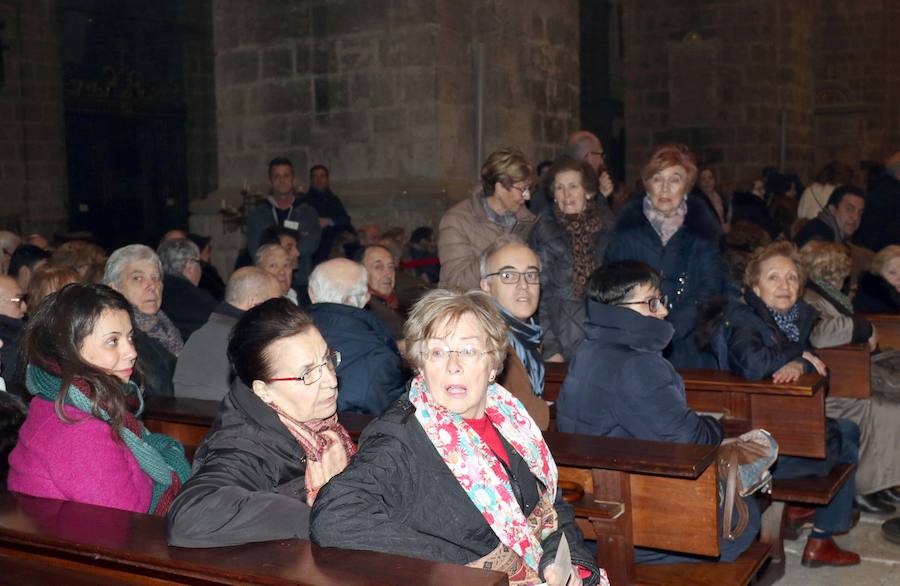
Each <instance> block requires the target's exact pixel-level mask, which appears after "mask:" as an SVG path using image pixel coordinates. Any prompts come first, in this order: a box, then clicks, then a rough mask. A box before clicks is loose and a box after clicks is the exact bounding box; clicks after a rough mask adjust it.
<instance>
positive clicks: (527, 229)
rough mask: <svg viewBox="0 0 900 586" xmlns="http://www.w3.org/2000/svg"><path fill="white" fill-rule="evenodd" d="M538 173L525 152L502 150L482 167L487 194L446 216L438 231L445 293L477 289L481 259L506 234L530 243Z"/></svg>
mask: <svg viewBox="0 0 900 586" xmlns="http://www.w3.org/2000/svg"><path fill="white" fill-rule="evenodd" d="M533 180H534V170H533V169H532V167H531V163H529V162H528V160H527V159H526V158H525V155H523V154H522V153H521V152H520V151H518V150H515V149H501V150H498V151H495V152H493V153H491V154H490V156H488V158H487V160H486V161H485V162H484V165H483V166H482V167H481V189H480V190H479V191H478V192H476V193H473V194H472V196H471V197H469V198H467V199H465V200H463V201H461V202H459V203H458V204H456V205H455V206H453V207H452V208H450V209H449V210H447V213H445V214H444V217H443V218H441V224H440V227H439V228H438V258H440V261H441V281H440V285H441V287H459V288H461V289H477V288H478V282H479V280H480V275H479V272H478V255H480V254H481V252H482V251H483V250H484V249H485V248H487V247H488V246H490V244H491V243H492V242H493V241H494V240H496V239H497V238H499V237H500V236H503V235H504V234H516V235H517V236H520V237H521V238H522V239H523V240H527V239H528V235H529V234H530V233H531V229H532V228H533V227H534V223H535V216H534V214H532V213H531V212H530V211H528V208H527V207H525V202H527V201H528V200H529V199H530V198H531V188H532V185H531V184H532V181H533Z"/></svg>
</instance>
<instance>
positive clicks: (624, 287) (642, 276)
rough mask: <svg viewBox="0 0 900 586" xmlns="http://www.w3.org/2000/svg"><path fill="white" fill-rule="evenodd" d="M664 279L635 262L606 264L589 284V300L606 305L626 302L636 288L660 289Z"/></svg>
mask: <svg viewBox="0 0 900 586" xmlns="http://www.w3.org/2000/svg"><path fill="white" fill-rule="evenodd" d="M661 283H662V279H661V277H660V276H659V273H658V272H657V270H656V269H654V268H653V267H651V266H650V265H648V264H646V263H642V262H638V261H635V260H625V261H621V262H610V263H606V264H605V265H603V266H602V267H600V268H599V269H597V270H596V271H594V273H593V274H592V275H591V278H590V279H588V282H587V298H588V299H590V300H592V301H597V302H598V303H603V304H606V305H615V304H616V303H621V302H623V301H626V300H627V299H628V297H629V296H630V295H631V292H632V291H633V290H634V289H635V287H639V286H640V285H649V286H650V287H653V288H654V289H659V288H660V285H661Z"/></svg>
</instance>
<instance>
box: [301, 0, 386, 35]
mask: <svg viewBox="0 0 900 586" xmlns="http://www.w3.org/2000/svg"><path fill="white" fill-rule="evenodd" d="M389 9H390V1H389V0H366V1H365V2H356V1H353V0H345V1H343V2H331V3H328V4H324V5H319V6H314V7H313V8H312V30H313V31H315V33H316V35H321V36H325V37H327V36H337V35H347V34H355V33H366V32H372V31H376V30H378V31H381V30H384V29H385V28H386V26H387V23H388V15H389V13H390V12H389Z"/></svg>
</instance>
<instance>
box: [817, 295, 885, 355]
mask: <svg viewBox="0 0 900 586" xmlns="http://www.w3.org/2000/svg"><path fill="white" fill-rule="evenodd" d="M803 300H804V301H806V302H807V303H809V304H810V305H812V306H813V308H814V309H815V310H816V311H818V312H819V321H817V322H816V325H815V326H813V329H812V332H811V333H810V335H809V343H810V344H812V345H813V347H815V348H832V347H834V346H843V345H844V344H850V343H854V344H860V343H863V342H867V341H868V340H869V337H870V336H871V335H872V328H871V326H870V325H869V324H868V322H866V320H865V319H864V318H862V317H860V316H858V315H852V316H851V315H847V314H845V313H842V312H841V311H840V310H839V309H838V308H837V307H835V306H834V305H833V304H832V303H831V301H830V300H828V299H826V298H825V297H823V296H822V295H820V294H819V293H817V292H816V291H813V290H812V289H811V288H810V287H807V288H806V292H805V293H804V294H803Z"/></svg>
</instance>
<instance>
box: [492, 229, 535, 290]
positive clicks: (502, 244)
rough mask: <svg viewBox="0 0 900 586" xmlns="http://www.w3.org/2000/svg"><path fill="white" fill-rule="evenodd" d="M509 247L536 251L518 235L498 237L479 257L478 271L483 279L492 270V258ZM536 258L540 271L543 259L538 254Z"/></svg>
mask: <svg viewBox="0 0 900 586" xmlns="http://www.w3.org/2000/svg"><path fill="white" fill-rule="evenodd" d="M507 246H524V247H525V248H527V249H528V250H530V251H531V252H534V249H533V248H531V247H530V246H528V243H527V242H525V241H524V240H522V237H521V236H519V235H517V234H504V235H503V236H500V237H498V238H497V239H496V240H494V241H493V242H491V244H490V245H489V246H488V247H487V248H485V249H484V250H483V251H482V252H481V254H480V255H478V269H479V272H480V274H481V278H482V279H483V278H485V277H486V276H487V275H488V272H489V271H490V269H488V261H489V260H490V259H491V257H492V256H494V255H495V254H496V253H497V252H499V251H500V250H502V249H504V248H506V247H507ZM534 256H535V257H536V258H537V267H538V270H540V269H541V257H539V256H538V254H537V253H536V252H534Z"/></svg>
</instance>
